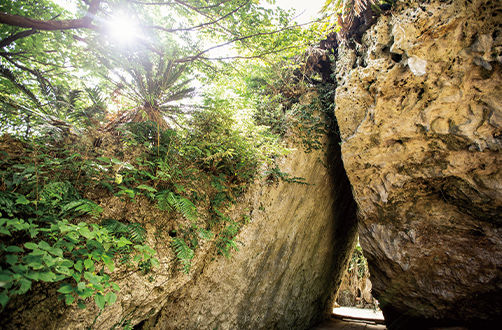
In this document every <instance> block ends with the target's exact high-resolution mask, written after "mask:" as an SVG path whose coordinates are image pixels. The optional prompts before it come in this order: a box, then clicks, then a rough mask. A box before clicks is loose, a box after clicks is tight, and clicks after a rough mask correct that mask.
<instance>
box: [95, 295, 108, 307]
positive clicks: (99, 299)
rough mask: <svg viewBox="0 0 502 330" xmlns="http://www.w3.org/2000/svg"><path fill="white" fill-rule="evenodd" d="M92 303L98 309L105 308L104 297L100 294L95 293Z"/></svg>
mask: <svg viewBox="0 0 502 330" xmlns="http://www.w3.org/2000/svg"><path fill="white" fill-rule="evenodd" d="M94 301H95V302H96V305H97V306H98V307H99V308H100V309H103V308H105V297H104V296H103V295H102V294H101V293H96V295H95V296H94Z"/></svg>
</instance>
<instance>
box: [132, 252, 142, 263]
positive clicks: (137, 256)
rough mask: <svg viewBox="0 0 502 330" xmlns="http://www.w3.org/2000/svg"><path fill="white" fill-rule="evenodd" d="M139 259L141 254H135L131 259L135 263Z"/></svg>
mask: <svg viewBox="0 0 502 330" xmlns="http://www.w3.org/2000/svg"><path fill="white" fill-rule="evenodd" d="M141 259H142V256H141V254H137V255H135V256H134V258H133V261H134V262H136V263H138V262H140V261H141Z"/></svg>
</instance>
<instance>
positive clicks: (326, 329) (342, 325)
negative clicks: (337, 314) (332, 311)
mask: <svg viewBox="0 0 502 330" xmlns="http://www.w3.org/2000/svg"><path fill="white" fill-rule="evenodd" d="M333 329H336V330H386V329H387V328H386V327H385V325H378V324H374V323H372V324H369V323H365V322H363V321H357V322H356V321H355V322H352V321H350V322H348V321H342V320H339V319H335V318H334V317H331V318H330V319H328V320H326V321H324V322H323V323H321V324H319V325H317V326H315V327H313V328H311V329H310V330H333Z"/></svg>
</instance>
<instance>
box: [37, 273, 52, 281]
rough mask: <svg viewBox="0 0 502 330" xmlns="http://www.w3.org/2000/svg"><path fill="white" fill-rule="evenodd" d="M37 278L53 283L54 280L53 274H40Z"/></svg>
mask: <svg viewBox="0 0 502 330" xmlns="http://www.w3.org/2000/svg"><path fill="white" fill-rule="evenodd" d="M38 277H39V278H40V280H41V281H44V282H53V281H54V280H55V279H56V274H54V273H53V272H44V273H40V274H39V275H38Z"/></svg>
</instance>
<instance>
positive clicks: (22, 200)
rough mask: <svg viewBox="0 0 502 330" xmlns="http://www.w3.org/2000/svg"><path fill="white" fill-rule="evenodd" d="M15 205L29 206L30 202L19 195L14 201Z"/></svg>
mask: <svg viewBox="0 0 502 330" xmlns="http://www.w3.org/2000/svg"><path fill="white" fill-rule="evenodd" d="M16 204H21V205H27V204H30V201H29V200H27V199H26V197H24V195H20V196H18V197H17V199H16Z"/></svg>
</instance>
